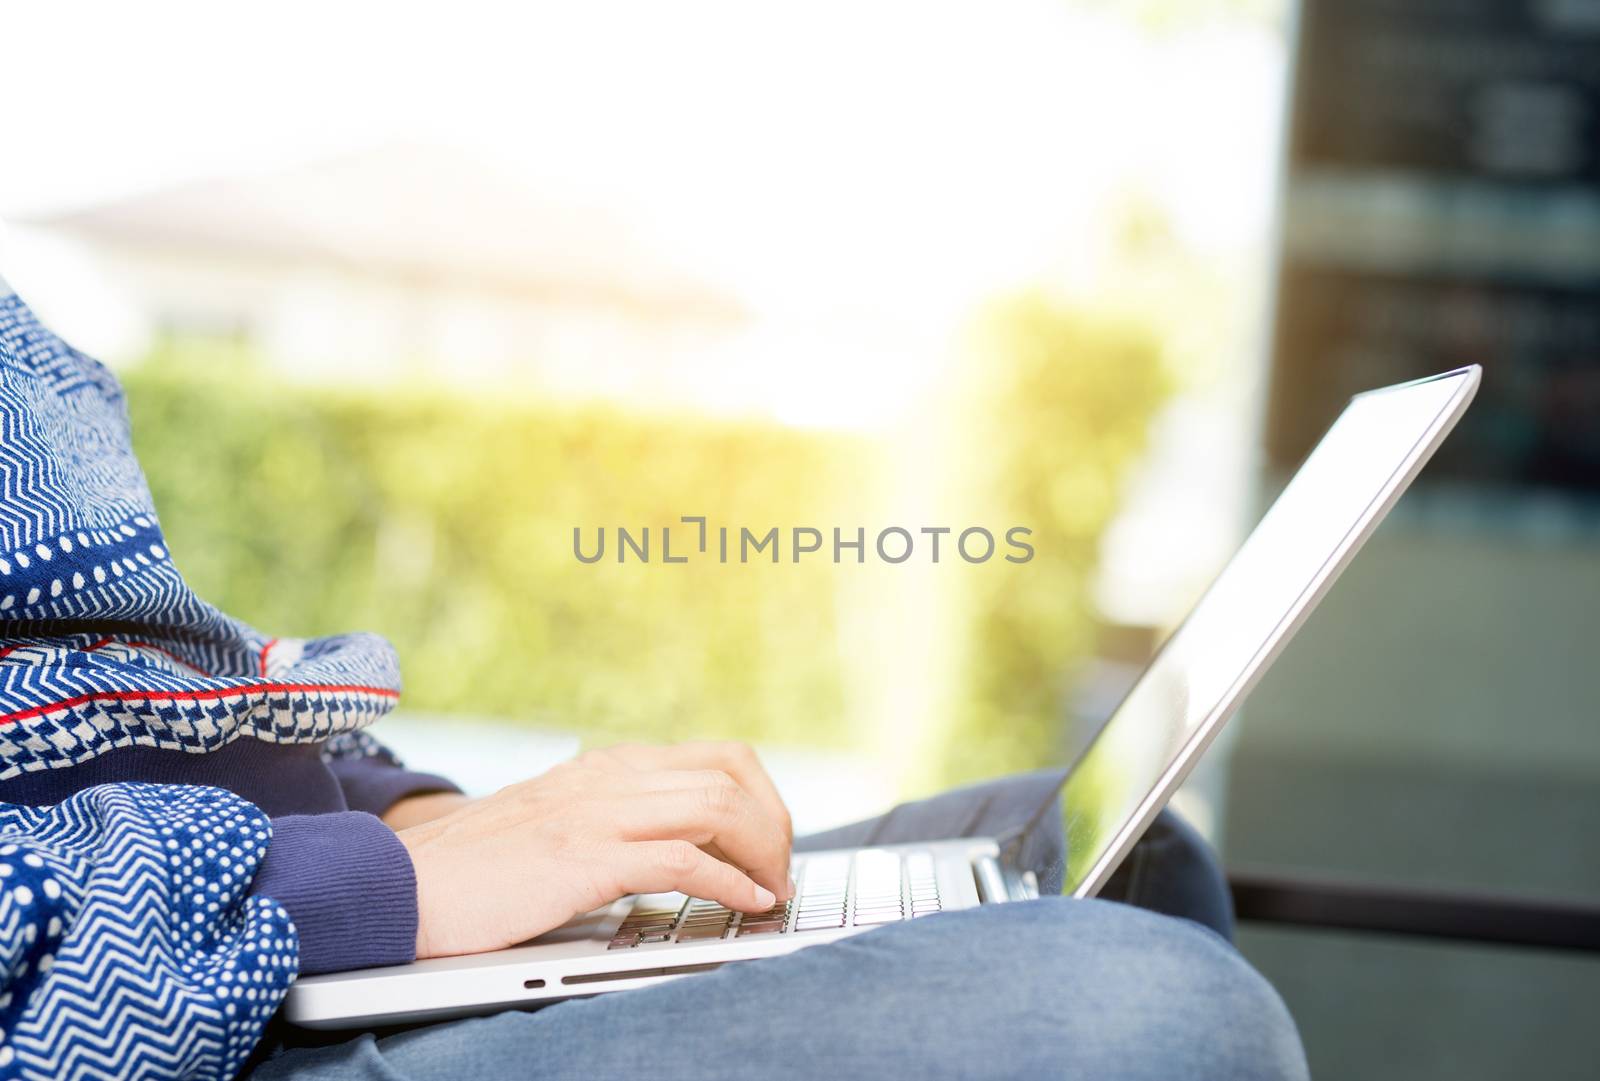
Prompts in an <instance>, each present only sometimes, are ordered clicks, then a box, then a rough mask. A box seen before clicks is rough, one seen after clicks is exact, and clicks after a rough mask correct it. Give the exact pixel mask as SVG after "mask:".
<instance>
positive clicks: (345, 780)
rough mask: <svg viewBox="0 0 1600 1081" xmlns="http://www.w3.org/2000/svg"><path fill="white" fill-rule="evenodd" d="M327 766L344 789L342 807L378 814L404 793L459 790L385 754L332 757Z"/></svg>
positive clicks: (440, 779)
mask: <svg viewBox="0 0 1600 1081" xmlns="http://www.w3.org/2000/svg"><path fill="white" fill-rule="evenodd" d="M328 769H330V770H331V771H332V772H333V776H334V778H335V779H336V780H337V781H338V782H339V787H340V788H342V789H343V790H344V802H345V806H346V807H349V808H350V809H351V810H352V811H366V812H367V813H368V814H374V815H379V816H381V815H382V814H383V813H384V812H385V811H387V810H388V809H389V808H390V807H393V806H394V805H395V804H396V803H399V802H400V801H401V800H403V799H405V798H406V797H407V796H421V795H424V794H426V793H430V792H460V791H461V789H459V788H457V787H456V786H455V785H454V784H452V783H451V782H450V781H448V780H446V779H445V778H443V777H438V776H435V775H434V774H432V773H417V772H414V771H412V770H409V769H406V768H405V767H403V766H401V765H400V764H399V763H398V762H396V761H395V760H394V759H393V758H392V757H390V756H388V755H387V754H378V755H371V756H368V757H366V758H353V757H352V758H332V759H329V760H328Z"/></svg>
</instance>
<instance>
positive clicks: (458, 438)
mask: <svg viewBox="0 0 1600 1081" xmlns="http://www.w3.org/2000/svg"><path fill="white" fill-rule="evenodd" d="M969 375H970V382H971V386H970V387H969V388H967V390H966V391H964V392H963V394H962V395H961V405H960V408H959V409H958V410H956V411H955V412H954V413H953V414H952V415H951V417H950V418H948V424H947V427H948V429H949V430H948V431H942V432H941V433H940V438H941V440H942V441H944V442H947V443H948V444H949V445H950V447H951V448H953V449H954V450H956V451H957V452H958V453H957V454H956V457H957V458H958V459H959V460H960V461H961V462H965V463H966V464H965V465H952V466H951V467H950V468H949V469H948V476H947V477H946V476H943V475H941V476H939V477H937V478H936V480H937V483H938V484H939V485H941V486H946V487H952V488H955V489H957V490H958V491H957V493H956V495H957V498H956V499H955V500H954V503H953V504H952V505H958V506H961V507H964V508H967V509H968V510H970V511H971V512H972V513H973V514H974V515H975V519H974V520H973V521H972V522H970V523H969V522H962V523H961V524H997V523H1004V524H1006V525H1009V524H1025V525H1029V526H1030V527H1031V528H1033V530H1034V535H1033V537H1032V538H1031V540H1032V543H1033V544H1034V547H1035V549H1036V553H1037V554H1036V555H1035V557H1034V560H1033V562H1031V563H1029V564H1026V565H1021V566H1018V565H1013V564H1007V563H1005V562H1004V561H1003V560H1000V559H998V558H997V559H996V560H995V561H993V562H992V563H990V564H986V565H983V566H975V567H969V566H964V565H959V564H958V565H955V566H951V567H949V568H947V569H944V570H942V571H941V574H940V575H939V579H938V580H939V581H940V582H942V583H944V584H942V585H941V586H940V587H939V588H941V589H945V590H948V591H949V595H950V596H949V600H950V604H949V606H948V608H947V611H948V614H949V616H950V618H952V619H956V620H959V621H960V626H959V627H958V628H957V630H956V638H957V639H958V642H959V648H958V649H957V650H956V651H955V653H954V657H955V658H956V659H955V661H954V663H955V665H956V667H957V668H958V671H956V672H954V673H953V674H954V676H955V680H954V684H953V687H954V690H953V691H952V693H951V700H950V701H949V702H948V703H947V704H945V708H946V709H947V713H946V714H945V715H944V716H934V717H928V718H925V719H923V718H910V719H908V722H907V723H909V724H910V725H912V726H913V728H915V729H916V730H918V731H921V730H922V727H921V726H922V725H923V723H924V721H925V722H926V731H927V732H928V733H929V738H930V739H933V740H936V741H941V742H942V745H943V746H944V747H946V748H947V750H945V751H940V750H939V748H938V747H933V748H923V749H922V751H921V752H920V753H922V754H923V755H924V757H925V758H926V759H927V760H928V761H930V762H932V763H934V764H935V765H934V769H935V771H936V772H937V773H939V774H940V775H941V776H942V778H943V779H951V778H962V777H969V776H976V775H983V774H988V773H994V772H999V771H1000V770H1004V769H1011V768H1018V767H1025V766H1029V765H1034V764H1037V763H1038V762H1040V761H1042V760H1046V756H1048V755H1050V754H1051V753H1052V752H1053V751H1054V749H1055V747H1056V745H1057V743H1058V742H1059V740H1060V736H1061V726H1062V723H1063V702H1064V701H1065V694H1066V691H1067V688H1068V680H1069V677H1070V674H1071V672H1072V670H1073V667H1074V663H1075V661H1076V660H1078V659H1080V658H1081V657H1083V656H1084V655H1085V653H1086V651H1087V650H1088V649H1089V648H1091V645H1092V626H1093V616H1092V612H1091V610H1090V607H1089V604H1088V600H1087V583H1088V581H1089V576H1090V575H1091V574H1092V571H1093V566H1094V561H1095V553H1096V543H1097V540H1098V537H1099V535H1100V532H1101V531H1102V530H1103V528H1104V526H1105V525H1106V523H1107V522H1108V520H1109V519H1110V517H1111V515H1112V514H1113V513H1114V511H1115V509H1116V505H1117V493H1118V490H1119V481H1120V478H1121V475H1122V473H1123V471H1124V470H1125V468H1126V467H1127V465H1128V464H1129V463H1130V462H1131V461H1132V459H1133V458H1134V457H1135V456H1136V455H1137V453H1138V452H1139V450H1140V448H1141V447H1142V445H1143V439H1144V433H1145V430H1146V427H1147V425H1148V422H1149V420H1150V417H1151V416H1152V414H1153V412H1154V410H1155V408H1156V407H1157V405H1158V404H1159V403H1160V401H1161V399H1162V397H1163V396H1164V394H1165V393H1166V391H1167V388H1166V385H1165V382H1164V378H1163V375H1162V369H1161V364H1160V357H1159V351H1158V350H1157V349H1156V348H1155V346H1154V345H1153V343H1152V341H1151V339H1150V338H1149V337H1148V336H1147V335H1145V334H1144V333H1142V332H1141V331H1140V330H1139V328H1137V327H1130V326H1126V325H1121V324H1115V323H1108V322H1105V321H1103V320H1097V319H1095V318H1091V317H1088V316H1085V315H1084V314H1082V313H1081V312H1077V311H1073V310H1070V309H1062V308H1059V307H1057V306H1055V305H1052V304H1051V303H1049V302H1047V301H1045V300H1043V299H1041V298H1038V297H1034V298H1030V299H1025V300H1022V301H1019V302H1017V303H1014V304H1012V305H1009V306H1006V307H1004V308H1003V309H1000V310H999V311H998V312H997V313H996V314H995V316H994V318H993V319H991V320H990V321H989V322H988V323H987V324H986V328H985V333H984V334H983V335H982V336H981V343H980V345H979V347H978V348H977V350H976V352H975V355H974V359H973V364H972V366H971V369H970V372H969ZM124 382H125V384H126V386H127V390H128V398H129V406H130V412H131V414H132V418H133V428H134V442H135V446H136V448H137V450H138V453H139V456H140V459H141V461H142V462H143V464H144V467H145V472H146V474H147V476H148V477H149V480H150V485H151V488H152V492H153V495H154V497H155V502H156V507H157V509H158V511H159V513H160V516H161V520H162V524H163V526H164V528H165V530H166V533H167V537H168V540H169V542H170V547H171V549H172V551H173V553H174V556H175V558H176V560H177V562H178V565H179V566H180V567H181V568H182V569H183V571H184V573H185V574H186V575H187V576H188V578H189V580H190V582H191V583H192V584H193V585H194V586H195V588H196V589H197V590H198V591H199V592H200V593H201V595H203V596H205V597H206V598H207V599H209V600H211V601H213V602H214V603H216V604H218V605H220V606H221V607H222V608H223V609H225V610H226V611H228V612H230V613H232V614H234V615H236V616H239V617H240V618H242V619H245V620H247V621H249V622H250V623H252V624H254V625H256V626H258V627H260V628H262V629H263V630H265V631H267V632H269V633H272V634H280V635H293V636H309V635H319V634H331V633H337V632H341V631H348V630H355V629H364V630H373V631H377V632H379V633H382V634H384V635H386V636H387V637H388V638H390V639H391V640H392V641H393V642H394V644H395V646H396V647H397V648H398V650H399V652H400V656H401V661H402V670H403V672H404V677H405V684H406V686H405V698H404V701H405V704H406V706H407V707H408V708H410V709H413V710H420V711H429V712H441V713H457V714H475V715H487V716H495V717H501V718H508V719H514V720H522V721H526V722H529V723H540V724H550V725H553V726H559V727H563V728H569V729H574V730H577V731H580V732H583V733H584V734H585V735H588V736H591V737H594V738H601V739H603V738H613V737H643V738H649V739H673V738H684V737H689V736H702V737H703V736H723V737H736V738H743V739H751V740H763V741H769V742H786V743H796V742H801V743H807V744H814V745H834V746H845V745H851V744H857V745H859V744H861V743H863V742H865V740H864V738H863V734H862V733H861V732H860V731H852V730H851V728H852V724H854V725H855V726H856V727H857V728H858V729H859V728H860V727H861V724H862V719H861V718H860V717H859V716H853V714H852V708H854V710H855V711H856V713H857V714H859V712H860V710H861V708H862V706H861V703H860V702H859V701H857V702H854V703H852V701H851V697H852V694H853V693H854V691H853V690H852V687H853V684H852V679H853V678H856V677H858V676H859V672H858V673H856V677H853V676H852V673H851V671H850V661H849V659H848V658H846V657H845V656H844V655H843V654H844V653H845V652H846V649H847V647H846V646H845V645H844V644H843V643H844V641H845V640H846V638H845V636H842V635H841V633H840V630H841V627H840V619H841V607H842V602H844V601H845V600H847V599H848V600H849V601H850V602H851V603H854V604H856V605H857V606H858V607H859V605H860V604H861V603H862V597H863V594H861V593H860V592H859V591H861V590H864V589H867V588H870V580H871V575H872V574H875V573H894V572H895V570H896V568H887V569H885V570H879V571H872V570H870V569H869V570H868V571H867V573H866V574H862V573H861V568H853V567H850V566H846V567H845V568H842V569H841V568H836V567H834V566H833V565H832V564H831V563H830V562H828V561H827V560H826V559H813V560H808V561H804V562H802V563H801V564H799V565H794V564H792V563H790V562H788V551H787V540H786V541H785V553H784V562H783V563H781V564H779V565H777V566H773V565H771V564H770V563H765V562H753V563H751V564H749V565H740V564H738V563H736V562H735V563H729V564H720V563H717V562H715V561H711V560H705V559H701V560H696V561H692V562H690V563H689V564H687V565H682V566H677V565H674V566H664V565H659V564H657V563H653V564H652V565H650V566H645V567H641V566H639V565H637V564H634V563H629V564H627V565H622V566H619V565H617V563H616V562H614V545H615V535H614V532H612V531H613V530H614V528H615V527H616V526H619V525H621V526H627V527H629V528H630V529H633V530H637V529H639V528H641V527H644V526H650V527H653V530H655V529H659V527H661V526H663V525H676V526H677V528H675V530H674V537H673V544H674V548H675V550H677V551H683V550H684V549H685V547H687V544H688V543H689V542H690V540H691V538H692V537H693V532H692V529H691V527H686V526H682V525H679V524H678V520H679V518H680V516H682V515H685V514H704V515H706V516H707V517H708V518H709V519H710V520H711V522H712V523H713V524H716V523H719V522H722V523H727V524H729V525H733V526H737V525H741V524H742V525H749V526H750V527H751V528H752V529H764V528H765V527H766V526H768V525H777V526H779V527H781V528H788V527H790V526H794V525H814V526H816V527H818V528H821V529H823V530H824V531H825V532H826V530H828V529H829V528H831V527H832V526H833V525H842V526H854V525H856V524H861V525H865V526H867V527H868V528H869V533H868V535H869V537H870V536H871V535H872V531H873V528H874V527H881V526H883V525H887V524H892V523H891V522H887V521H884V520H883V513H882V512H881V509H880V508H881V504H880V503H879V502H878V501H879V499H880V497H881V495H882V492H883V491H885V490H889V489H888V488H887V486H892V485H894V484H895V483H896V482H897V478H896V477H895V476H894V475H893V473H892V471H891V469H892V467H891V465H890V463H891V462H892V461H893V460H894V458H893V456H892V455H890V454H888V453H885V448H884V447H883V446H882V444H880V443H875V442H873V441H871V440H868V439H866V438H853V437H849V436H842V435H837V434H825V433H818V432H814V431H797V430H793V429H787V428H783V427H779V426H776V425H766V424H760V423H754V422H752V423H734V422H728V421H720V420H713V419H708V418H705V417H700V416H673V415H665V414H664V415H641V414H639V413H632V412H625V411H622V410H619V409H615V408H603V407H590V406H585V407H575V406H571V405H561V404H554V403H539V402H526V401H523V402H503V403H496V402H492V401H485V400H482V399H463V398H457V397H449V396H445V395H443V394H442V393H429V392H427V391H425V390H424V389H421V388H412V389H408V390H404V391H398V390H393V389H387V388H386V389H383V390H381V391H372V392H367V393H336V392H332V391H329V390H326V389H308V388H306V387H303V386H291V385H286V384H284V383H283V382H281V381H280V380H277V379H275V378H274V377H273V376H272V375H271V374H270V372H269V371H267V370H266V369H265V368H263V367H262V366H260V365H258V364H255V363H253V362H252V360H251V358H250V356H249V355H248V353H245V352H242V351H239V350H237V349H234V350H229V349H226V348H223V347H219V346H218V345H216V344H215V343H212V344H210V345H207V344H205V343H189V344H185V345H178V344H169V345H167V346H165V347H163V348H162V349H160V350H158V351H156V353H155V354H153V355H152V356H151V357H150V358H148V360H147V361H145V362H144V363H142V364H140V365H139V366H137V367H136V368H134V369H132V370H131V371H129V372H127V373H125V378H124ZM908 524H909V523H908ZM600 526H606V527H607V529H608V533H610V534H611V535H610V536H608V544H609V545H611V546H613V547H612V548H610V549H608V552H607V558H606V559H605V560H603V561H601V562H600V563H598V564H595V565H584V564H581V563H579V562H578V561H577V560H576V559H575V558H574V556H573V552H572V533H573V528H574V527H582V529H583V531H584V532H583V536H584V544H585V547H586V550H588V549H592V545H593V543H594V537H595V531H596V529H597V528H598V527H600ZM652 543H653V545H656V546H658V545H659V543H660V542H659V534H657V535H656V536H655V537H653V538H652ZM868 543H869V545H870V543H871V542H870V540H869V542H868ZM1002 543H1003V533H1002ZM652 555H653V556H656V558H659V548H658V547H657V548H654V549H653V552H652ZM851 591H858V592H857V593H856V595H855V596H853V597H849V598H846V594H848V593H850V592H851ZM886 678H917V676H916V673H904V672H901V673H889V674H888V676H887V677H886Z"/></svg>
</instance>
